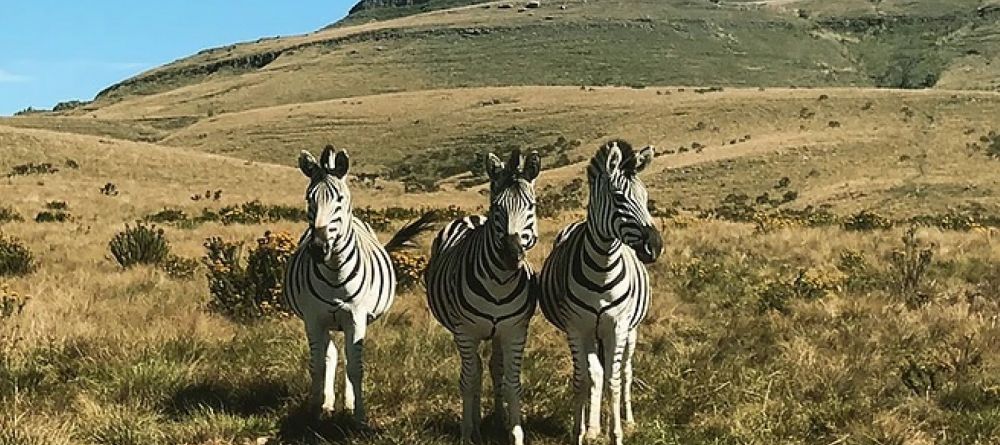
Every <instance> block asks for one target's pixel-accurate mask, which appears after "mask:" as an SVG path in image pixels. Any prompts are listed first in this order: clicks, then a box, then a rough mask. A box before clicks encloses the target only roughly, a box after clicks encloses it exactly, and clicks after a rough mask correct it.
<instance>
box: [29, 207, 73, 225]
mask: <svg viewBox="0 0 1000 445" xmlns="http://www.w3.org/2000/svg"><path fill="white" fill-rule="evenodd" d="M71 219H72V216H70V214H69V212H64V211H62V210H42V211H41V212H38V214H37V215H35V222H38V223H47V222H66V221H69V220H71Z"/></svg>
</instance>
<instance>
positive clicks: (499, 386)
mask: <svg viewBox="0 0 1000 445" xmlns="http://www.w3.org/2000/svg"><path fill="white" fill-rule="evenodd" d="M503 357H504V350H503V345H502V344H501V340H500V336H499V335H494V336H493V347H492V349H491V351H490V378H491V379H492V380H493V412H494V413H495V415H496V421H497V426H498V427H499V428H501V429H502V428H506V427H507V410H506V408H505V407H504V395H503V377H504V365H503Z"/></svg>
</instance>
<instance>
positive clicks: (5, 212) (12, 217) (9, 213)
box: [0, 207, 24, 224]
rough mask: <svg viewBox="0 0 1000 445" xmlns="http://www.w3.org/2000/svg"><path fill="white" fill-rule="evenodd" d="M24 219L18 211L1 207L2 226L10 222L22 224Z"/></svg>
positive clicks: (0, 219)
mask: <svg viewBox="0 0 1000 445" xmlns="http://www.w3.org/2000/svg"><path fill="white" fill-rule="evenodd" d="M21 221H24V218H22V217H21V214H20V213H17V210H14V209H12V208H10V207H0V224H3V223H9V222H21Z"/></svg>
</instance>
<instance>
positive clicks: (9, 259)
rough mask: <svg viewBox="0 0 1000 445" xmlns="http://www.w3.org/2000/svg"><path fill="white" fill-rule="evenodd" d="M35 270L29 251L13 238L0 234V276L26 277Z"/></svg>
mask: <svg viewBox="0 0 1000 445" xmlns="http://www.w3.org/2000/svg"><path fill="white" fill-rule="evenodd" d="M33 270H35V257H34V255H32V253H31V250H29V249H28V248H27V247H25V246H24V244H22V243H21V241H19V240H17V239H15V238H8V237H5V236H4V235H3V234H0V276H15V275H27V274H29V273H31V271H33Z"/></svg>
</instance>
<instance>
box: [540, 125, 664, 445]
mask: <svg viewBox="0 0 1000 445" xmlns="http://www.w3.org/2000/svg"><path fill="white" fill-rule="evenodd" d="M652 159H653V149H652V147H647V148H644V149H643V150H641V151H639V152H635V151H634V150H633V149H632V146H631V145H629V144H628V143H626V142H624V141H620V140H616V141H611V142H609V143H607V144H605V145H604V146H603V147H601V149H600V150H598V152H597V154H596V155H595V156H594V157H593V159H592V160H591V162H590V166H589V167H588V169H587V179H588V181H589V183H590V201H589V205H588V207H587V219H586V220H585V221H580V222H576V223H573V224H571V225H570V226H568V227H566V228H565V229H563V230H562V231H561V232H559V234H558V235H557V237H556V241H555V245H554V247H553V249H552V252H551V253H550V254H549V257H548V258H547V259H546V260H545V264H544V266H543V267H542V271H541V275H540V278H539V279H540V286H541V293H540V296H539V302H540V304H541V306H542V312H543V313H544V314H545V317H546V318H547V319H548V320H549V321H550V322H551V323H552V324H554V325H555V326H556V327H558V328H559V329H560V330H562V331H563V332H565V333H566V337H567V339H568V341H569V345H570V350H571V353H572V355H573V368H574V373H573V386H574V390H575V391H576V398H575V403H576V405H575V407H574V415H575V418H574V434H575V435H576V439H577V443H578V444H582V443H583V440H584V437H585V436H589V437H591V438H594V437H597V436H598V435H599V434H600V428H601V423H600V414H601V413H600V412H601V392H602V390H603V389H604V385H605V384H606V385H607V386H608V387H609V389H610V391H611V413H612V425H611V431H610V433H611V440H612V443H613V444H615V445H620V444H621V443H622V420H621V405H622V403H624V405H625V417H626V422H628V423H633V422H634V417H633V415H632V403H631V385H632V353H633V351H634V348H635V341H636V335H637V328H638V326H639V323H640V322H641V321H642V319H643V318H644V317H645V316H646V311H647V309H648V308H649V303H650V292H651V291H650V284H649V275H648V273H647V272H646V267H645V265H644V264H643V263H651V262H653V261H655V260H656V258H657V256H659V254H660V251H661V250H662V241H661V239H660V235H659V232H658V231H657V230H656V228H655V227H654V226H653V224H652V217H651V216H650V214H649V210H648V209H647V201H648V195H647V192H646V188H645V186H644V185H643V183H642V181H641V180H639V178H638V176H637V175H638V173H639V172H641V171H642V169H643V168H645V167H646V166H647V165H648V164H649V163H650V162H651V161H652ZM623 365H624V369H623ZM623 376H624V379H625V384H624V386H625V388H624V393H622V382H621V379H622V377H623Z"/></svg>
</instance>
